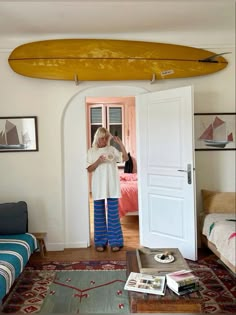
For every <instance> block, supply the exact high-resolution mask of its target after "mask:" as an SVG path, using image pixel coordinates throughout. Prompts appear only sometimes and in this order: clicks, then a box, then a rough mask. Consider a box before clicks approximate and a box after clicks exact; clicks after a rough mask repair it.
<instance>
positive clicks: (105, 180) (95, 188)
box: [87, 146, 122, 200]
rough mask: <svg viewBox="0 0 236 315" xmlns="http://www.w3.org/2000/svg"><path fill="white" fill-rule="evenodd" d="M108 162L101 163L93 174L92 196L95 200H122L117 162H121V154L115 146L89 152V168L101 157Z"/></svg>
mask: <svg viewBox="0 0 236 315" xmlns="http://www.w3.org/2000/svg"><path fill="white" fill-rule="evenodd" d="M101 155H105V156H106V158H107V160H106V161H105V162H104V163H101V164H100V165H99V166H98V167H97V168H96V169H95V170H94V171H93V174H92V196H93V199H94V200H99V199H106V198H120V179H119V172H118V167H117V162H118V163H119V162H121V161H122V158H121V153H120V152H119V151H118V150H117V149H116V148H115V147H113V146H106V147H104V148H94V147H92V148H91V149H89V150H88V154H87V167H89V166H90V165H91V164H93V163H94V162H95V161H97V159H98V158H99V157H100V156H101Z"/></svg>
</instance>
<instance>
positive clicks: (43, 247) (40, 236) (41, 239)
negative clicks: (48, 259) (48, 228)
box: [32, 232, 47, 258]
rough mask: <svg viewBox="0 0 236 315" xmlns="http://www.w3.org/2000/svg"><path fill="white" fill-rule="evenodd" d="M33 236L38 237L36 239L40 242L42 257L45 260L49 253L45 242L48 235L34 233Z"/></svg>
mask: <svg viewBox="0 0 236 315" xmlns="http://www.w3.org/2000/svg"><path fill="white" fill-rule="evenodd" d="M32 234H33V235H34V236H35V237H36V239H37V241H38V244H39V252H40V256H41V257H42V258H43V257H44V256H45V255H46V253H47V248H46V244H45V241H44V239H45V237H46V235H47V233H45V232H39V233H32Z"/></svg>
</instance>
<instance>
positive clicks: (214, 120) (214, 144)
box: [194, 113, 236, 151]
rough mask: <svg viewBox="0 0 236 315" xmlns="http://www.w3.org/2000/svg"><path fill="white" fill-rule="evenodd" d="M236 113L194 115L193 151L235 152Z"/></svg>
mask: <svg viewBox="0 0 236 315" xmlns="http://www.w3.org/2000/svg"><path fill="white" fill-rule="evenodd" d="M235 117H236V113H196V114H195V115H194V125H195V150H196V151H206V150H236V144H235V130H236V125H235V123H236V119H235Z"/></svg>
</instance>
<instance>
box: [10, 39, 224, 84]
mask: <svg viewBox="0 0 236 315" xmlns="http://www.w3.org/2000/svg"><path fill="white" fill-rule="evenodd" d="M222 55H223V54H218V55H217V54H215V53H214V52H211V51H208V50H204V49H199V48H193V47H188V46H181V45H173V44H163V43H152V42H142V41H129V40H108V39H57V40H45V41H37V42H32V43H28V44H24V45H21V46H18V47H17V48H15V49H14V50H13V52H12V53H11V54H10V56H9V59H8V61H9V64H10V66H11V68H12V69H13V70H14V71H15V72H16V73H18V74H21V75H23V76H27V77H31V78H40V79H51V80H73V81H76V82H79V81H112V80H150V81H151V82H152V81H155V80H162V79H174V78H186V77H195V76H202V75H206V74H210V73H214V72H217V71H220V70H222V69H224V68H225V67H226V66H227V64H228V62H227V61H226V59H225V58H224V57H223V56H222Z"/></svg>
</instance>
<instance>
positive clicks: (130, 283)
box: [124, 272, 166, 295]
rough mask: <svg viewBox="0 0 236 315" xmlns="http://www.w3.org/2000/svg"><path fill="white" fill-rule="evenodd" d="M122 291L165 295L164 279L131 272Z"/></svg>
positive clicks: (163, 277)
mask: <svg viewBox="0 0 236 315" xmlns="http://www.w3.org/2000/svg"><path fill="white" fill-rule="evenodd" d="M124 289H125V290H129V291H136V292H142V293H149V294H157V295H165V289H166V279H165V276H155V275H148V274H142V273H136V272H131V273H130V275H129V277H128V279H127V281H126V284H125V287H124Z"/></svg>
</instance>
